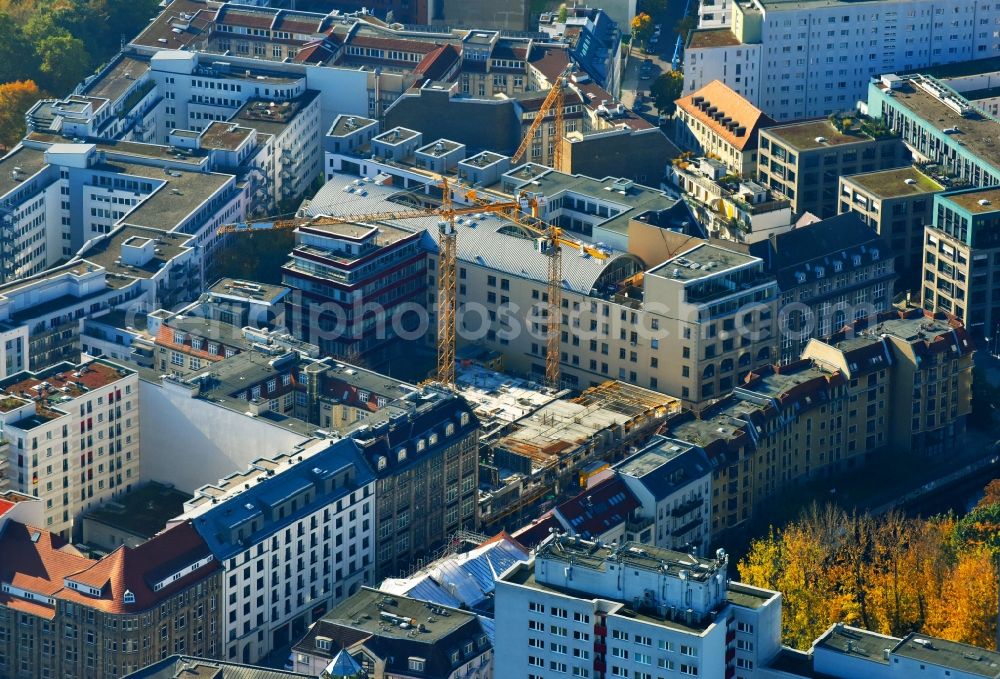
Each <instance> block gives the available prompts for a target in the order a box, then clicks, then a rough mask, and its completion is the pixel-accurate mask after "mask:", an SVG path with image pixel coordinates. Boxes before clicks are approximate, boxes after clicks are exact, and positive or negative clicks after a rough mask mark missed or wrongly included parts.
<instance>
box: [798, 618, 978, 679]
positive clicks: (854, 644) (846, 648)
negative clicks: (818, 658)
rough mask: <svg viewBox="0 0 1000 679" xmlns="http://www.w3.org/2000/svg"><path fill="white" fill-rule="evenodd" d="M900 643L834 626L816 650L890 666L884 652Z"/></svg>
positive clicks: (823, 637) (868, 633) (857, 630)
mask: <svg viewBox="0 0 1000 679" xmlns="http://www.w3.org/2000/svg"><path fill="white" fill-rule="evenodd" d="M898 642H899V639H897V638H895V637H889V636H885V635H883V634H877V633H875V632H869V631H868V630H864V629H859V628H857V627H849V626H847V625H834V626H833V628H832V629H830V630H829V631H827V632H826V634H824V635H823V636H821V637H820V638H819V639H817V640H816V642H815V644H814V645H813V647H814V648H817V649H823V650H826V651H832V652H834V653H843V654H845V655H852V656H858V657H861V658H865V659H866V660H870V661H872V662H876V663H879V664H880V665H888V664H889V661H888V660H887V659H886V657H885V653H884V651H885V650H886V649H891V648H892V647H893V646H895V645H896V644H897V643H898ZM991 676H992V675H991Z"/></svg>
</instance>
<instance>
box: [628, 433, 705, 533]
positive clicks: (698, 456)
mask: <svg viewBox="0 0 1000 679" xmlns="http://www.w3.org/2000/svg"><path fill="white" fill-rule="evenodd" d="M615 471H617V472H618V477H619V478H621V480H622V481H624V483H625V485H626V486H628V488H629V490H631V491H632V493H633V494H634V495H635V497H636V499H638V500H639V503H640V506H639V507H638V508H636V509H635V510H633V512H632V514H633V519H632V523H633V527H632V529H631V532H632V533H633V534H635V537H636V539H637V540H638V541H639V542H643V543H646V544H652V545H655V546H657V547H663V548H666V549H677V550H683V551H687V552H689V551H691V550H692V549H694V550H697V552H696V553H698V552H700V553H704V550H705V549H706V548H707V547H708V545H709V544H710V543H711V534H710V530H711V529H710V527H711V525H712V516H711V515H712V465H711V464H710V463H709V461H708V456H707V455H706V454H705V451H704V450H702V449H701V448H699V447H698V446H695V445H693V444H690V443H687V442H685V441H680V440H677V439H669V438H665V437H661V436H658V437H656V438H654V439H653V440H652V441H651V442H650V444H649V445H648V446H646V447H645V448H643V449H642V450H640V451H639V452H638V453H636V454H635V455H632V456H631V457H628V458H626V459H624V460H622V461H621V462H619V463H618V464H617V465H615ZM647 531H648V533H647Z"/></svg>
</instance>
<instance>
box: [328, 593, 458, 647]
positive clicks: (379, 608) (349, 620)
mask: <svg viewBox="0 0 1000 679" xmlns="http://www.w3.org/2000/svg"><path fill="white" fill-rule="evenodd" d="M441 609H446V610H447V612H448V615H443V614H441V613H440V612H437V613H435V610H437V611H440V610H441ZM386 613H389V614H391V615H394V616H400V617H402V618H408V619H410V620H416V621H418V623H419V625H420V627H419V629H420V633H419V634H418V635H417V636H413V635H412V634H411V632H412V631H413V627H412V626H410V625H407V626H406V627H402V626H400V625H397V624H386V622H387V620H391V618H389V617H388V616H386V615H384V614H386ZM475 619H476V614H475V613H470V612H468V611H463V610H459V609H457V608H448V607H444V606H441V605H440V604H433V603H429V602H426V601H420V600H418V599H411V598H409V597H405V596H399V595H393V594H386V593H385V592H381V591H379V590H377V589H370V588H368V587H363V588H362V589H361V590H359V591H358V592H357V594H355V595H354V596H352V597H350V598H349V599H347V600H346V601H343V602H341V603H340V604H338V605H337V606H335V607H334V608H333V610H331V611H330V612H329V613H327V614H326V615H324V616H323V621H324V622H330V623H334V624H337V625H341V626H343V627H348V628H350V629H354V630H360V631H363V632H366V633H368V634H373V635H376V636H379V637H383V638H390V639H399V640H406V641H419V642H422V643H434V642H436V641H439V640H441V639H443V638H445V637H447V636H448V635H449V634H451V633H452V632H455V631H456V630H458V629H460V628H461V627H464V626H465V625H466V624H468V623H470V622H473V621H475Z"/></svg>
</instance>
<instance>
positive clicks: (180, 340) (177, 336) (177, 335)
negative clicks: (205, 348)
mask: <svg viewBox="0 0 1000 679" xmlns="http://www.w3.org/2000/svg"><path fill="white" fill-rule="evenodd" d="M174 344H184V333H182V332H177V331H176V330H175V331H174Z"/></svg>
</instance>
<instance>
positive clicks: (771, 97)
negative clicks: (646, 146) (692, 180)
mask: <svg viewBox="0 0 1000 679" xmlns="http://www.w3.org/2000/svg"><path fill="white" fill-rule="evenodd" d="M729 11H730V18H729V22H728V27H727V28H718V27H716V28H705V29H703V30H696V31H694V32H693V33H692V35H691V36H690V37H689V39H688V47H687V49H686V50H685V62H686V63H685V68H684V91H685V93H690V92H693V91H695V90H698V89H700V88H701V87H703V86H704V85H706V84H707V83H709V82H711V81H712V80H716V79H718V80H722V81H723V82H725V83H726V84H727V85H729V86H730V87H732V88H733V89H734V90H736V91H737V92H739V93H740V94H742V95H743V96H744V97H746V99H747V100H748V101H750V103H752V104H754V105H755V106H757V107H758V108H760V109H761V110H762V111H764V112H765V113H767V114H768V115H770V116H772V117H773V118H775V119H776V120H800V119H803V118H811V117H816V116H825V115H827V114H828V113H832V112H836V111H846V110H851V109H852V108H854V105H855V103H856V102H857V101H858V100H860V99H864V97H865V92H866V90H867V88H868V81H869V78H871V77H872V76H876V75H879V74H882V73H896V72H901V71H907V70H913V69H919V68H922V67H925V66H932V65H936V64H946V63H953V62H960V61H967V60H970V59H978V58H983V57H991V56H996V55H998V54H1000V43H998V42H997V39H996V36H994V35H993V32H992V31H991V30H988V28H989V26H990V25H992V24H993V23H994V21H995V19H997V18H998V17H1000V8H997V7H996V6H995V3H991V2H986V1H985V0H976V1H974V2H965V1H964V0H950V1H949V2H945V3H938V2H932V1H931V0H921V1H920V2H917V3H912V4H910V5H908V6H906V7H902V6H900V5H898V4H897V3H895V2H891V1H889V2H887V1H884V0H883V1H874V2H864V3H843V2H836V1H830V0H813V1H812V2H806V3H799V4H790V3H787V2H781V1H779V0H755V1H754V2H749V3H736V2H734V3H729ZM713 13H714V12H713ZM703 33H707V34H708V35H701V34H703Z"/></svg>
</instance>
